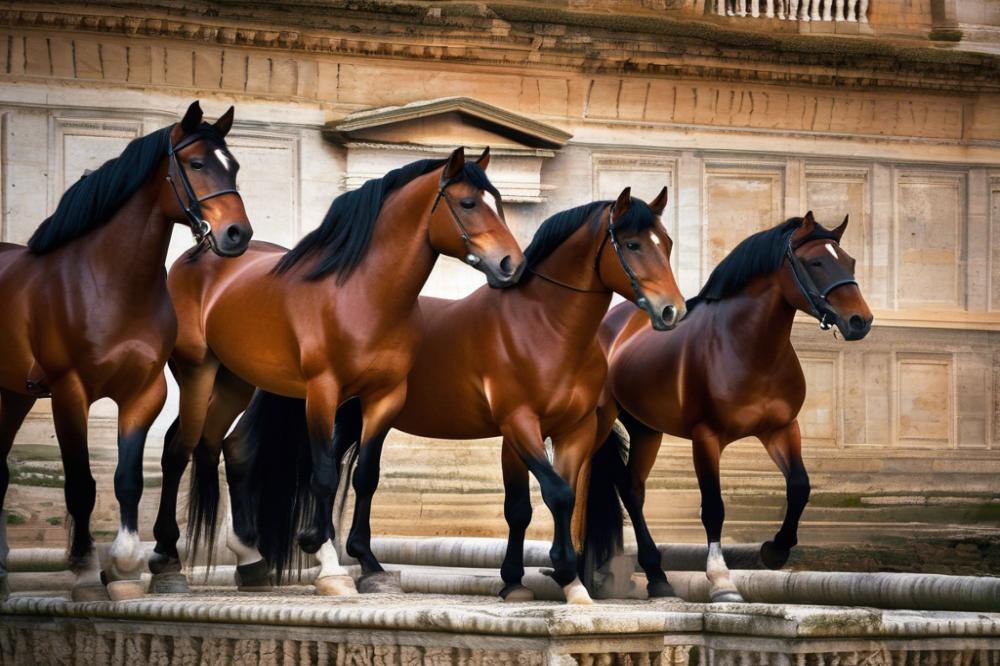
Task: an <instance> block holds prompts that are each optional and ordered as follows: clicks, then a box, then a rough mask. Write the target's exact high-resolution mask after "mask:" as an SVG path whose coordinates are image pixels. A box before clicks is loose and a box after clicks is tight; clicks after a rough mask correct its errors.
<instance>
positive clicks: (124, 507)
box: [0, 102, 252, 599]
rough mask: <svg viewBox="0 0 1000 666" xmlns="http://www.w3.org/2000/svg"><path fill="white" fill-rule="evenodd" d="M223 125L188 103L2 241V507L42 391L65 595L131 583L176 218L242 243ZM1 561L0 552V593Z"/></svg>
mask: <svg viewBox="0 0 1000 666" xmlns="http://www.w3.org/2000/svg"><path fill="white" fill-rule="evenodd" d="M232 123H233V108H232V107H230V108H229V110H228V111H227V112H226V113H225V114H224V115H223V116H222V117H221V118H219V119H218V120H217V121H216V122H215V124H212V125H210V124H208V123H205V122H202V111H201V107H200V106H199V104H198V102H194V103H193V104H191V106H190V107H189V108H188V110H187V112H186V113H185V114H184V117H183V119H182V120H181V121H180V122H179V123H177V124H175V125H171V126H169V127H165V128H163V129H160V130H157V131H155V132H153V133H152V134H149V135H147V136H144V137H142V138H139V139H136V140H134V141H132V142H131V143H129V144H128V146H127V147H126V148H125V150H124V151H123V152H122V154H121V155H119V156H118V157H117V158H115V159H112V160H110V161H108V162H106V163H105V164H104V165H103V166H101V167H100V168H99V169H97V170H96V171H94V172H92V173H90V174H89V175H87V176H86V177H85V178H83V179H82V180H79V181H77V182H76V183H75V184H73V185H72V186H71V187H70V188H69V189H68V190H67V191H66V193H65V194H64V195H63V196H62V198H61V199H60V201H59V205H58V206H57V208H56V211H55V213H54V214H53V215H52V216H51V217H50V218H48V219H47V220H45V221H44V222H43V223H42V225H41V226H40V227H38V229H37V230H36V231H35V233H34V235H32V237H31V239H30V240H29V241H28V245H27V247H24V246H21V245H14V244H10V243H3V244H0V302H2V303H3V304H4V305H3V308H4V317H5V319H4V325H3V326H0V455H2V464H0V506H2V501H3V498H4V497H5V495H6V492H7V487H8V484H9V482H10V471H9V469H8V467H7V455H8V453H9V452H10V449H11V445H12V444H13V442H14V436H15V434H16V433H17V431H18V429H19V428H20V426H21V424H22V423H23V421H24V419H25V417H26V416H27V414H28V411H29V410H30V409H31V407H32V405H33V404H34V403H35V401H36V400H37V399H38V398H39V397H44V396H51V398H52V417H53V420H54V422H55V429H56V435H57V438H58V440H59V452H60V454H61V457H62V463H63V469H64V472H65V475H66V482H65V497H66V506H67V509H68V511H69V514H70V516H71V517H72V519H73V524H72V536H71V539H70V546H69V562H70V567H71V569H72V570H73V572H74V573H75V574H76V580H75V584H74V587H73V594H74V598H76V599H84V598H95V597H98V598H100V597H103V598H108V597H107V595H110V596H111V598H128V597H131V596H136V595H137V594H141V593H142V591H141V587H140V583H139V567H140V565H141V561H142V557H143V553H142V549H141V543H140V540H139V535H138V510H139V499H140V497H141V495H142V453H143V448H144V446H145V443H146V433H147V432H148V430H149V427H150V425H151V424H152V422H153V420H154V419H155V418H156V416H157V415H158V414H159V412H160V409H161V408H162V407H163V403H164V400H165V399H166V394H167V387H166V380H165V378H164V375H163V366H164V364H165V363H166V361H167V357H168V356H169V354H170V350H171V349H172V348H173V344H174V338H175V336H176V333H177V319H176V317H175V315H174V309H173V306H172V305H171V304H170V297H169V295H168V294H167V287H166V276H165V272H164V261H165V259H166V255H167V246H168V244H169V242H170V235H171V231H172V228H173V225H174V223H182V222H183V223H187V224H188V225H190V227H191V231H192V233H193V234H194V237H195V240H196V241H197V242H198V246H199V247H200V248H202V249H205V248H211V250H212V251H214V252H215V253H216V254H217V255H218V256H220V257H235V256H238V255H239V254H241V253H242V252H243V251H244V250H246V248H247V244H248V243H249V241H250V236H251V234H252V229H251V227H250V223H249V221H248V220H247V215H246V210H245V209H244V207H243V202H242V200H241V199H240V196H239V193H238V192H237V191H236V171H237V168H238V164H237V162H236V160H235V159H234V158H233V156H232V155H231V154H230V153H229V150H228V149H227V148H226V142H225V138H224V137H225V136H226V134H227V133H228V132H229V130H230V128H231V127H232ZM104 397H107V398H111V399H112V400H114V401H115V402H116V403H117V404H118V467H117V469H116V471H115V477H114V485H115V497H116V498H117V500H118V503H119V509H120V517H121V524H120V527H119V530H118V534H117V536H116V537H115V540H114V543H113V544H112V546H111V561H110V564H109V566H108V568H107V569H106V570H105V571H104V572H100V571H99V565H98V562H97V557H95V554H94V544H93V539H92V538H91V534H90V515H91V512H92V511H93V508H94V502H95V497H96V486H95V482H94V479H93V477H92V476H91V473H90V460H89V455H88V450H87V420H88V413H89V411H90V405H91V404H92V403H93V402H95V401H96V400H98V399H99V398H104ZM0 537H3V526H2V525H0ZM0 553H6V540H5V538H0ZM5 571H6V567H5V562H0V596H2V595H4V594H6V592H7V587H6V575H5ZM102 578H103V580H104V581H105V582H106V583H107V590H106V591H105V588H104V586H103V585H102V584H101V580H102Z"/></svg>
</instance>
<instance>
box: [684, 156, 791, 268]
mask: <svg viewBox="0 0 1000 666" xmlns="http://www.w3.org/2000/svg"><path fill="white" fill-rule="evenodd" d="M704 196H705V201H706V205H705V207H704V208H705V213H704V214H705V215H707V220H706V222H707V224H706V225H705V226H706V227H707V229H708V237H707V238H706V239H705V240H704V241H703V244H702V270H701V273H702V281H703V282H704V280H705V279H706V278H708V274H709V273H711V271H712V269H713V268H714V267H715V266H716V265H718V263H719V262H720V261H722V259H724V258H725V256H726V255H727V254H728V253H729V252H730V251H731V250H732V249H733V248H734V247H736V245H737V244H738V243H739V242H740V241H741V240H743V239H744V238H746V237H747V236H749V235H750V234H753V233H756V232H758V231H762V230H764V229H768V228H770V227H772V226H774V225H775V224H777V223H778V222H780V221H781V220H783V219H784V211H783V208H784V206H783V201H784V169H783V168H782V167H781V166H780V165H754V164H750V163H747V164H739V165H737V164H718V163H716V164H713V163H708V164H706V167H705V177H704Z"/></svg>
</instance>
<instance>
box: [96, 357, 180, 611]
mask: <svg viewBox="0 0 1000 666" xmlns="http://www.w3.org/2000/svg"><path fill="white" fill-rule="evenodd" d="M166 400H167V380H166V378H165V377H164V376H163V372H162V370H161V372H159V373H158V374H157V375H156V376H155V377H154V378H153V381H152V382H150V383H149V385H147V386H146V387H145V388H143V389H141V390H139V391H138V392H136V393H135V394H134V395H130V396H129V398H128V399H127V401H122V402H121V403H119V405H118V467H117V468H116V469H115V499H117V500H118V511H119V516H120V522H119V526H118V534H117V536H115V540H114V542H112V544H111V562H110V563H109V566H108V568H107V570H106V571H105V572H104V574H105V578H106V582H107V583H108V595H109V596H110V597H111V598H112V599H114V600H120V599H131V598H135V597H141V596H142V595H143V593H144V591H145V587H144V585H143V584H142V582H141V580H140V573H139V567H140V566H141V565H142V562H143V556H144V553H143V549H142V540H141V539H140V538H139V500H140V499H142V453H143V450H144V449H145V448H146V435H147V433H148V432H149V428H150V426H151V425H152V424H153V421H154V420H155V419H156V417H157V415H158V414H159V413H160V410H161V409H163V403H165V402H166Z"/></svg>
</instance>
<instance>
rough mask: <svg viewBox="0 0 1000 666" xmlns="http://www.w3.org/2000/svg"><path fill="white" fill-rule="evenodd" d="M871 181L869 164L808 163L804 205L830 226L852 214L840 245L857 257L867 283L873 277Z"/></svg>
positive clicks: (860, 276) (858, 265)
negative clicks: (870, 223) (830, 164)
mask: <svg viewBox="0 0 1000 666" xmlns="http://www.w3.org/2000/svg"><path fill="white" fill-rule="evenodd" d="M868 182H869V169H868V168H852V167H836V166H829V167H827V166H824V165H807V166H806V170H805V209H806V210H811V211H812V212H813V214H814V215H815V216H816V219H817V220H818V221H819V222H820V224H823V225H824V226H827V227H834V226H837V225H839V224H840V223H841V222H842V221H843V219H844V216H845V215H850V222H849V223H848V225H847V231H846V232H845V233H844V237H843V238H842V239H841V245H842V246H843V247H844V249H845V250H846V251H847V252H848V253H849V254H850V255H851V256H852V257H854V259H855V260H857V262H858V264H857V271H856V275H857V277H858V280H859V281H861V283H862V284H865V285H867V284H869V283H871V281H872V280H871V257H870V256H869V254H870V253H869V250H868V248H869V247H870V246H871V238H870V236H871V234H870V229H869V222H868V221H869V219H870V217H871V211H870V209H871V199H870V195H869V187H868Z"/></svg>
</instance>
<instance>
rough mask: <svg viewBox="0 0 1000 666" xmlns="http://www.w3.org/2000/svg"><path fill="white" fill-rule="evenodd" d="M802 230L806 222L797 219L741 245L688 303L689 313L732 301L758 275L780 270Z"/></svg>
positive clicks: (713, 272)
mask: <svg viewBox="0 0 1000 666" xmlns="http://www.w3.org/2000/svg"><path fill="white" fill-rule="evenodd" d="M801 226H802V218H801V217H793V218H790V219H788V220H785V221H784V222H782V223H781V224H779V225H777V226H775V227H772V228H770V229H766V230H764V231H759V232H757V233H755V234H753V235H752V236H747V237H746V238H744V239H743V240H742V241H740V244H739V245H737V246H736V247H735V248H733V251H732V252H730V253H729V254H728V255H727V256H726V258H725V259H723V260H722V261H720V262H719V265H718V266H716V267H715V270H713V271H712V274H711V275H709V276H708V280H707V281H706V282H705V286H704V287H702V288H701V291H700V292H698V295H697V296H695V297H694V298H691V299H688V302H687V309H688V312H691V310H693V309H694V308H695V307H696V306H698V305H699V304H701V303H704V302H706V301H721V300H722V299H724V298H728V297H730V296H732V295H734V294H736V293H738V292H739V291H740V290H741V289H743V287H745V286H746V285H747V283H749V282H750V280H752V279H754V278H755V277H757V276H758V275H766V274H767V273H772V272H774V271H776V270H778V268H779V267H780V266H781V263H782V262H783V261H784V260H785V250H786V249H787V247H788V238H789V237H790V236H791V235H792V234H793V233H795V230H796V229H798V228H799V227H801Z"/></svg>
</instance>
